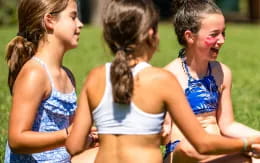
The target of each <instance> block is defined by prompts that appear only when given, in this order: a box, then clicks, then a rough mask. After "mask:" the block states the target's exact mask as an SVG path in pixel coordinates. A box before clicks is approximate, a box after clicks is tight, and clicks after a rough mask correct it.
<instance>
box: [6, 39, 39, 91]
mask: <svg viewBox="0 0 260 163" xmlns="http://www.w3.org/2000/svg"><path fill="white" fill-rule="evenodd" d="M35 50H36V47H35V45H34V44H33V43H32V42H30V41H28V40H27V39H25V38H24V37H22V36H16V37H15V38H14V39H13V40H11V41H10V42H9V43H8V45H7V50H6V57H5V58H6V61H7V65H8V68H9V74H8V86H9V89H10V92H11V94H12V89H13V85H14V82H15V80H16V77H17V75H18V73H19V72H20V70H21V68H22V66H23V65H24V64H25V62H26V61H28V60H29V59H30V58H31V57H32V56H33V55H34V53H35Z"/></svg>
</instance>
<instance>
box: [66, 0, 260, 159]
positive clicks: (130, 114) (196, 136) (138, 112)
mask: <svg viewBox="0 0 260 163" xmlns="http://www.w3.org/2000/svg"><path fill="white" fill-rule="evenodd" d="M103 15H104V17H103V27H104V29H103V34H104V38H105V41H106V42H107V44H108V46H109V48H110V49H111V51H112V53H113V54H114V55H115V58H114V60H113V61H112V63H111V64H110V63H108V64H106V65H102V66H99V67H97V68H95V69H93V70H92V71H91V72H90V74H89V75H88V77H87V79H86V82H85V84H84V86H83V88H82V91H81V94H80V101H79V107H78V108H77V111H76V117H75V123H74V125H73V128H72V132H71V134H70V136H69V138H68V139H67V141H66V147H67V150H68V151H69V153H70V154H71V155H76V154H78V153H80V152H82V151H83V150H84V146H85V144H86V143H87V139H86V135H87V134H88V133H89V129H90V127H91V125H92V123H93V120H94V123H95V124H96V125H97V131H98V134H99V135H98V136H99V141H100V146H99V150H98V153H97V156H96V159H95V162H96V163H104V162H106V163H116V162H118V163H119V162H120V163H121V162H124V163H133V162H134V163H139V162H140V163H144V162H145V163H146V162H147V163H148V162H149V163H161V162H162V161H163V160H162V153H161V149H160V144H161V135H160V131H161V125H160V124H161V123H162V119H161V118H162V117H163V115H164V114H165V112H166V110H169V112H170V115H171V116H172V118H173V119H174V120H175V122H176V123H177V124H178V126H179V127H180V129H181V130H182V131H183V133H185V135H186V136H187V138H188V139H189V140H190V141H191V142H192V144H193V145H194V147H195V148H196V149H197V150H198V151H199V152H200V153H207V154H211V153H226V152H235V151H240V150H242V149H243V147H244V148H249V147H250V145H251V144H252V143H253V142H258V143H259V142H260V138H255V139H250V141H248V140H247V139H245V142H248V144H249V145H246V144H244V143H243V140H241V139H228V138H223V137H221V136H212V135H208V134H207V133H206V132H205V131H204V130H203V129H202V127H201V126H200V124H199V123H198V121H197V120H196V118H195V116H194V115H193V113H192V112H191V109H190V107H189V104H188V102H187V100H186V99H185V96H184V94H183V92H182V89H181V87H180V85H179V84H178V81H177V80H176V78H175V77H174V76H173V75H172V74H171V73H170V72H168V71H166V70H164V69H161V68H156V67H153V66H150V65H149V64H148V63H147V62H149V61H150V59H151V58H152V56H153V54H154V52H155V50H156V48H157V45H158V35H157V23H158V16H157V14H156V11H155V10H154V8H153V5H152V1H151V0H139V1H136V0H111V1H109V3H108V5H107V8H106V9H105V13H104V14H103ZM180 108H182V109H181V110H180ZM135 118H136V119H135ZM187 119H189V121H187ZM191 122H192V123H191ZM190 123H191V124H192V125H191V124H190ZM202 137H203V139H201V138H202Z"/></svg>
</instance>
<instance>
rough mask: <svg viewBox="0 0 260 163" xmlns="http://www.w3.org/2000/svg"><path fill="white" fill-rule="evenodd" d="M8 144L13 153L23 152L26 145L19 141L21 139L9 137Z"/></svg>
mask: <svg viewBox="0 0 260 163" xmlns="http://www.w3.org/2000/svg"><path fill="white" fill-rule="evenodd" d="M8 145H9V147H10V150H11V151H12V152H13V153H19V154H22V153H23V151H24V147H23V145H22V144H21V143H19V140H16V139H11V138H9V139H8Z"/></svg>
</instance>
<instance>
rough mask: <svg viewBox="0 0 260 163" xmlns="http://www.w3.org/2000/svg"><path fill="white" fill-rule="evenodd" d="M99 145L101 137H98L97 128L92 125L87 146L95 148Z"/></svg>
mask: <svg viewBox="0 0 260 163" xmlns="http://www.w3.org/2000/svg"><path fill="white" fill-rule="evenodd" d="M98 146H99V139H98V133H97V128H96V127H92V128H91V130H90V134H89V135H88V143H87V148H95V147H98Z"/></svg>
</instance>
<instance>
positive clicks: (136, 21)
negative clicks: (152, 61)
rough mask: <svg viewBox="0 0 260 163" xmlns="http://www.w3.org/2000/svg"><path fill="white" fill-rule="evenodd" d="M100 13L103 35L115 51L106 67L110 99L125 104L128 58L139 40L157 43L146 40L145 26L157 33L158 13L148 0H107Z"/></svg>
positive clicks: (129, 91)
mask: <svg viewBox="0 0 260 163" xmlns="http://www.w3.org/2000/svg"><path fill="white" fill-rule="evenodd" d="M103 15H104V16H103V36H104V39H105V41H106V42H107V44H108V46H109V48H110V50H111V51H112V53H113V55H115V58H114V60H113V62H112V65H111V70H110V75H111V83H112V92H113V99H114V102H116V103H121V104H129V103H130V101H131V97H132V95H133V75H132V73H131V67H130V65H129V60H130V59H132V58H133V57H134V56H133V54H134V53H135V51H136V48H137V46H138V45H139V44H140V43H143V42H145V41H147V43H148V45H149V46H151V47H156V46H157V43H156V45H155V42H156V41H155V38H154V39H153V40H149V37H148V30H149V29H150V28H152V29H153V30H154V33H155V34H156V33H157V25H158V13H157V11H156V10H155V8H154V6H153V3H152V1H151V0H138V1H136V0H110V2H109V4H108V5H107V8H106V9H105V10H104V14H103ZM155 34H154V36H155Z"/></svg>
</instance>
